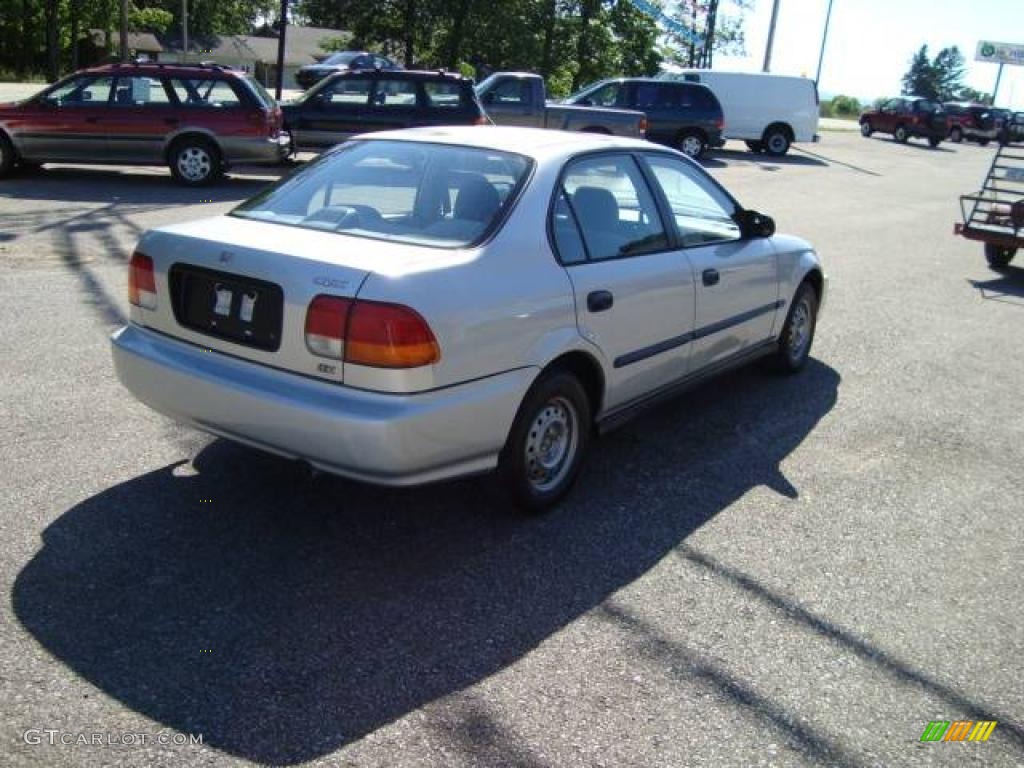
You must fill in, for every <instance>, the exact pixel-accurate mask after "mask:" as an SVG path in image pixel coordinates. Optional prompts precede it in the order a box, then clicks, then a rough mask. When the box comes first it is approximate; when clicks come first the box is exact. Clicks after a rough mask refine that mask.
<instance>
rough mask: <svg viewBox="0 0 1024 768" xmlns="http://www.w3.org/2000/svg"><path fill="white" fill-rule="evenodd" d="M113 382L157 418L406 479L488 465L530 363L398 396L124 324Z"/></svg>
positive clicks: (387, 480)
mask: <svg viewBox="0 0 1024 768" xmlns="http://www.w3.org/2000/svg"><path fill="white" fill-rule="evenodd" d="M111 344H112V347H113V357H114V367H115V369H116V371H117V375H118V378H119V379H120V380H121V382H122V384H124V386H125V387H127V389H128V390H129V391H130V392H131V393H132V394H133V395H135V396H136V397H137V398H138V399H139V400H141V401H142V402H143V403H145V404H146V405H148V406H149V407H151V408H153V409H154V410H156V411H158V412H160V413H163V414H164V415H166V416H169V417H171V418H172V419H175V420H176V421H180V422H182V423H185V424H189V425H191V426H194V427H197V428H198V429H201V430H204V431H206V432H210V433H212V434H215V435H220V436H222V437H226V438H229V439H231V440H235V441H238V442H241V443H245V444H247V445H251V446H253V447H256V448H260V449H263V450H266V451H269V452H271V453H275V454H278V455H281V456H286V457H288V458H293V459H300V460H304V461H307V462H309V463H310V464H312V465H313V466H315V467H317V468H319V469H323V470H325V471H327V472H331V473H334V474H339V475H344V476H347V477H352V478H355V479H357V480H363V481H367V482H372V483H378V484H381V485H396V486H397V485H417V484H420V483H428V482H433V481H435V480H443V479H446V478H450V477H455V476H459V475H466V474H472V473H476V472H483V471H487V470H490V469H493V468H494V467H495V466H496V465H497V460H498V453H499V451H500V450H501V448H502V446H503V445H504V443H505V439H506V437H507V435H508V432H509V429H510V428H511V425H512V421H513V419H514V418H515V414H516V411H517V410H518V408H519V404H520V402H521V401H522V399H523V397H524V395H525V394H526V391H527V389H528V388H529V386H530V384H531V383H532V381H533V379H534V377H535V375H536V370H535V369H533V368H521V369H517V370H514V371H508V372H506V373H502V374H498V375H495V376H489V377H487V378H484V379H479V380H477V381H474V382H469V383H466V384H460V385H457V386H453V387H447V388H444V389H438V390H432V391H429V392H423V393H416V394H410V395H392V394H383V393H377V392H368V391H365V390H357V389H353V388H351V387H345V386H342V385H339V384H332V383H329V382H324V381H319V380H317V379H312V378H307V377H304V376H300V375H297V374H293V373H288V372H285V371H280V370H276V369H274V368H269V367H267V366H262V365H259V364H256V363H251V362H248V361H244V360H239V359H237V358H233V357H230V356H227V355H223V354H220V353H217V352H211V351H209V350H205V349H202V348H200V347H196V346H194V345H192V344H187V343H184V342H181V341H177V340H174V339H171V338H169V337H167V336H164V335H162V334H159V333H156V332H154V331H150V330H147V329H144V328H141V327H139V326H136V325H129V326H126V327H124V328H122V329H121V330H119V331H117V332H116V333H115V334H114V335H113V336H112V337H111Z"/></svg>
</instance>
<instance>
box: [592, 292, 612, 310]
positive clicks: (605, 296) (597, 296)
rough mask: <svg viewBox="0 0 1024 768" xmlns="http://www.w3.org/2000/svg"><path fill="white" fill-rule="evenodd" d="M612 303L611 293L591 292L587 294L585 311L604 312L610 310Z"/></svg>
mask: <svg viewBox="0 0 1024 768" xmlns="http://www.w3.org/2000/svg"><path fill="white" fill-rule="evenodd" d="M614 303H615V298H614V297H613V296H612V292H611V291H591V292H590V293H588V294H587V309H589V310H590V311H591V312H604V311H605V310H606V309H611V308H612V304H614Z"/></svg>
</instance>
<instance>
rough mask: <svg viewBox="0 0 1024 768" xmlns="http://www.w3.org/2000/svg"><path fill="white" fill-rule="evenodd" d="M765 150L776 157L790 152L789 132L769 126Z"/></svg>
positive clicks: (766, 133) (765, 137) (765, 138)
mask: <svg viewBox="0 0 1024 768" xmlns="http://www.w3.org/2000/svg"><path fill="white" fill-rule="evenodd" d="M764 151H765V152H767V153H768V154H769V155H774V156H775V157H781V156H782V155H784V154H786V153H787V152H789V134H788V133H786V131H784V130H783V129H782V128H769V129H768V130H767V131H766V132H765V135H764Z"/></svg>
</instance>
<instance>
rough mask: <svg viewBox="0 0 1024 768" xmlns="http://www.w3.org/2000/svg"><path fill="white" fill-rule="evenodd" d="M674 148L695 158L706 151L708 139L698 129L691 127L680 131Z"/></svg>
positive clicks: (701, 155)
mask: <svg viewBox="0 0 1024 768" xmlns="http://www.w3.org/2000/svg"><path fill="white" fill-rule="evenodd" d="M676 149H678V150H679V151H680V152H682V153H683V154H684V155H686V156H687V157H692V158H693V159H694V160H696V159H697V158H698V157H703V156H704V153H705V152H707V151H708V140H707V137H706V136H705V135H704V134H703V133H701V132H700V131H695V130H692V129H691V130H687V131H680V132H679V135H678V136H677V137H676Z"/></svg>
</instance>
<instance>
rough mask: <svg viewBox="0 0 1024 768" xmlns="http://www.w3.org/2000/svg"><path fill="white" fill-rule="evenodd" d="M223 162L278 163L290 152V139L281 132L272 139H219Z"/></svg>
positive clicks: (286, 133)
mask: <svg viewBox="0 0 1024 768" xmlns="http://www.w3.org/2000/svg"><path fill="white" fill-rule="evenodd" d="M221 146H222V147H223V148H224V160H225V161H226V162H228V163H279V162H281V161H282V160H284V159H285V158H286V157H288V155H290V154H291V152H292V138H291V135H290V134H289V133H288V132H287V131H281V132H280V133H279V134H278V135H277V136H275V137H274V138H269V137H266V138H238V137H229V138H225V139H221Z"/></svg>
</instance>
